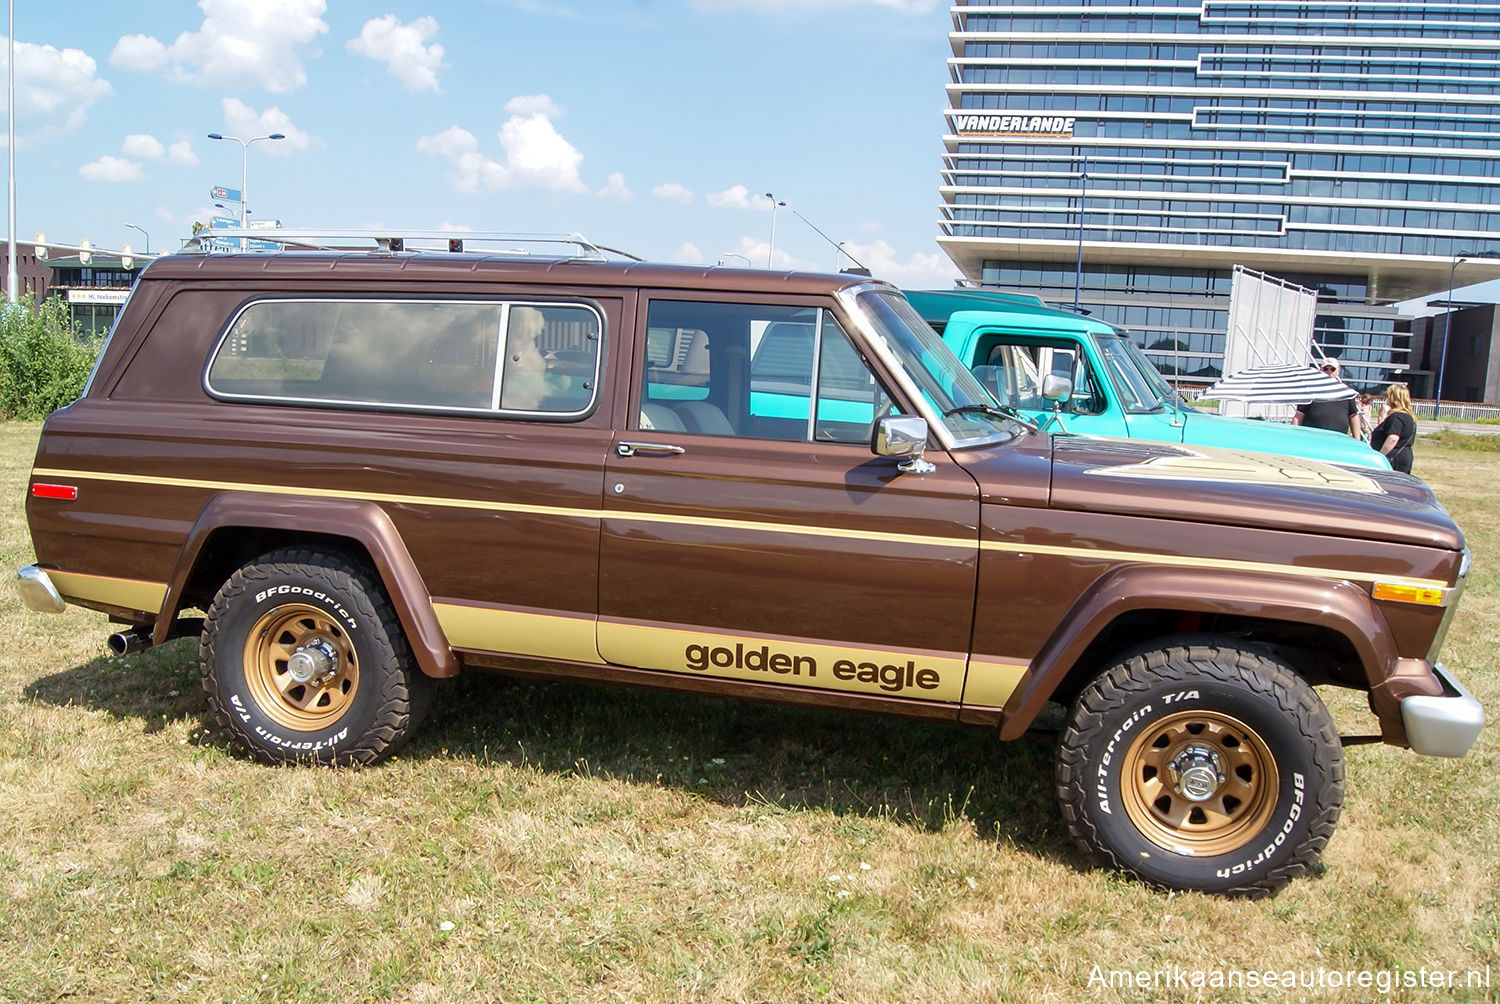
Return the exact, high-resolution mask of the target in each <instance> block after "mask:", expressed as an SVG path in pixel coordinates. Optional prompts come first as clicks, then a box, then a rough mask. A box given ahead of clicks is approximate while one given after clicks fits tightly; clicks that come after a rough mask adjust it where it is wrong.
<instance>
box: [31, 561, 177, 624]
mask: <svg viewBox="0 0 1500 1004" xmlns="http://www.w3.org/2000/svg"><path fill="white" fill-rule="evenodd" d="M47 577H48V578H50V579H51V580H52V583H53V585H55V586H57V591H58V593H59V594H61V595H62V597H63V599H65V600H91V601H93V602H95V603H108V604H109V605H110V606H115V607H124V608H126V609H127V610H141V611H144V612H146V613H151V614H156V613H161V605H162V604H163V603H165V602H166V600H167V584H166V583H165V582H143V581H141V580H139V579H116V578H111V577H109V576H105V575H84V574H82V573H80V572H51V571H49V572H48V573H47Z"/></svg>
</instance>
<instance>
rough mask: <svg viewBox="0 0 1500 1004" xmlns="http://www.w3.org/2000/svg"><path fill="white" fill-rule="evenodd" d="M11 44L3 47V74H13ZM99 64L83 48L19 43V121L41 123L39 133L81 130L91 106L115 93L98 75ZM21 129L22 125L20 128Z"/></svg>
mask: <svg viewBox="0 0 1500 1004" xmlns="http://www.w3.org/2000/svg"><path fill="white" fill-rule="evenodd" d="M8 50H9V47H8V46H0V73H7V74H8V73H9V68H8V65H7V59H8V58H9V51H8ZM98 70H99V64H97V63H95V62H94V60H93V58H92V57H91V56H89V54H88V53H86V52H83V51H82V50H80V49H55V48H53V47H52V46H50V45H34V44H32V43H31V42H19V41H18V42H16V121H17V124H18V127H19V126H21V125H22V124H23V120H26V121H25V123H24V124H25V125H30V124H31V122H32V120H34V121H35V122H36V123H37V124H38V133H39V134H46V133H54V132H58V131H60V130H59V124H61V128H62V129H77V128H78V127H79V126H81V125H83V123H84V122H86V121H87V120H88V109H89V106H90V105H92V104H93V103H94V102H96V101H98V100H100V99H101V98H105V97H108V96H109V95H110V94H111V93H113V92H112V89H111V88H110V86H109V82H108V81H105V80H100V79H99V78H98V77H97V76H96V75H95V74H96V73H97V72H98ZM17 131H18V132H19V131H20V128H18V130H17Z"/></svg>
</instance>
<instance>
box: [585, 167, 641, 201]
mask: <svg viewBox="0 0 1500 1004" xmlns="http://www.w3.org/2000/svg"><path fill="white" fill-rule="evenodd" d="M594 194H595V195H597V196H599V198H601V199H608V200H610V201H611V202H629V201H630V200H631V199H634V198H635V193H634V192H632V191H631V190H630V189H629V188H628V187H627V186H626V184H625V175H623V174H621V173H620V172H619V171H612V172H610V175H609V182H608V183H607V184H606V185H605V186H604V187H603V188H601V189H599V191H597V192H595V193H594Z"/></svg>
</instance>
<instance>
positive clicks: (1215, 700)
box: [1057, 638, 1344, 896]
mask: <svg viewBox="0 0 1500 1004" xmlns="http://www.w3.org/2000/svg"><path fill="white" fill-rule="evenodd" d="M1176 641H1177V643H1176V644H1170V643H1169V644H1167V645H1165V646H1164V647H1162V648H1159V649H1154V650H1152V651H1146V652H1142V653H1141V654H1139V655H1136V656H1134V657H1132V658H1130V659H1127V660H1125V661H1123V662H1121V663H1119V664H1118V665H1116V666H1114V667H1113V668H1111V669H1109V670H1108V671H1106V672H1105V673H1104V674H1102V675H1101V676H1099V677H1097V678H1096V679H1095V680H1094V681H1093V682H1092V683H1090V684H1089V685H1088V686H1087V687H1085V688H1084V690H1083V692H1082V693H1081V694H1079V696H1078V698H1077V700H1076V701H1075V702H1074V705H1073V708H1072V712H1071V715H1070V717H1069V720H1068V725H1067V727H1066V729H1065V730H1064V731H1063V734H1062V738H1061V741H1060V743H1059V749H1058V761H1057V790H1058V799H1059V801H1060V802H1061V804H1062V811H1063V816H1064V818H1065V819H1066V820H1067V823H1068V827H1069V829H1070V830H1071V831H1072V833H1073V836H1074V837H1075V838H1076V839H1077V840H1078V842H1079V844H1080V845H1082V847H1083V848H1084V850H1085V851H1087V852H1088V853H1089V855H1090V857H1091V858H1092V859H1093V860H1094V861H1095V862H1096V863H1098V864H1101V865H1105V866H1108V867H1114V868H1121V869H1124V870H1125V871H1128V872H1130V873H1132V874H1134V875H1136V876H1137V877H1139V878H1140V879H1142V880H1143V881H1145V882H1147V883H1149V884H1151V885H1153V886H1157V887H1159V888H1166V889H1195V890H1201V891H1205V892H1214V893H1222V894H1228V895H1252V896H1254V895H1266V894H1269V893H1271V892H1274V891H1276V890H1277V889H1280V888H1281V887H1282V886H1284V885H1286V884H1287V883H1288V882H1290V881H1291V880H1292V879H1293V878H1294V877H1296V876H1298V875H1300V874H1302V873H1303V872H1305V871H1306V870H1307V869H1308V867H1309V866H1310V865H1312V864H1313V863H1314V862H1316V861H1317V860H1318V857H1319V855H1320V854H1321V853H1322V850H1323V847H1324V845H1325V844H1327V842H1328V838H1329V837H1330V836H1331V835H1332V833H1333V829H1334V826H1335V825H1336V823H1337V822H1338V817H1339V809H1340V807H1341V806H1342V804H1343V790H1344V760H1343V748H1342V746H1341V745H1340V743H1339V738H1338V733H1337V731H1336V730H1335V729H1334V726H1333V722H1332V720H1331V719H1330V717H1329V715H1328V711H1327V709H1326V708H1324V706H1323V703H1322V701H1320V700H1319V699H1318V696H1317V694H1316V693H1314V692H1313V690H1312V688H1311V687H1309V686H1308V685H1307V683H1306V681H1304V680H1303V679H1302V678H1301V677H1300V676H1298V675H1297V674H1296V673H1295V672H1293V671H1292V670H1291V669H1290V668H1289V667H1287V666H1286V665H1285V664H1283V663H1282V662H1280V661H1279V660H1278V659H1276V658H1275V657H1273V656H1271V655H1270V654H1268V653H1264V652H1261V651H1258V650H1256V649H1254V648H1252V647H1248V646H1240V645H1237V644H1231V643H1229V642H1227V641H1223V640H1216V639H1205V638H1184V639H1177V640H1176Z"/></svg>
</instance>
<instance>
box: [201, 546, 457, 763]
mask: <svg viewBox="0 0 1500 1004" xmlns="http://www.w3.org/2000/svg"><path fill="white" fill-rule="evenodd" d="M411 662H412V660H411V655H410V651H409V650H408V648H407V644H406V638H405V635H404V634H403V633H402V630H401V625H400V622H399V621H398V620H397V618H396V615H395V612H394V611H393V610H392V609H391V605H390V601H389V600H388V599H387V598H386V596H385V593H384V591H383V590H382V589H381V587H380V585H379V583H378V582H377V581H375V579H374V578H373V576H371V575H370V574H369V572H368V571H366V570H365V569H363V568H361V567H359V566H357V565H354V564H352V563H350V562H348V561H347V560H345V559H344V558H342V557H339V556H337V555H333V554H329V553H326V552H322V551H313V550H298V549H287V550H281V551H274V552H272V553H270V554H266V555H263V556H262V557H260V558H258V559H257V560H256V561H254V562H252V563H250V564H248V565H246V566H245V567H243V568H241V569H240V570H239V571H237V572H235V573H234V575H232V576H230V578H229V581H228V582H226V583H224V585H223V587H222V588H221V589H220V590H219V593H218V595H217V596H216V597H214V601H213V604H212V605H211V606H210V608H209V610H208V616H207V617H206V618H205V621H204V629H203V637H202V640H201V641H200V643H199V669H200V672H201V674H202V677H203V687H204V689H205V690H207V691H208V696H209V705H210V708H211V709H212V711H213V713H214V716H215V718H216V719H217V720H218V721H219V723H220V724H221V725H223V726H224V727H225V728H226V729H228V730H229V732H230V733H231V734H232V735H233V736H234V738H235V739H236V740H237V741H238V742H239V743H240V745H242V746H243V747H245V749H246V750H248V751H249V752H250V753H251V754H252V755H254V756H255V757H256V758H257V759H259V760H262V761H265V762H269V763H291V762H313V763H322V764H333V763H338V764H354V763H361V764H362V763H370V762H371V761H373V760H375V759H377V758H379V757H380V756H382V755H383V754H385V753H388V752H390V751H391V750H393V749H395V748H396V747H397V746H398V745H400V744H401V742H403V741H404V740H405V739H406V738H407V737H408V736H409V735H410V734H411V733H412V731H413V730H415V728H416V726H417V725H418V723H419V722H420V720H421V719H422V717H423V716H424V715H425V712H426V709H427V706H428V703H429V699H430V685H429V684H430V682H429V681H428V680H427V679H426V678H425V677H423V676H422V675H421V674H420V673H419V672H417V671H415V670H413V669H411Z"/></svg>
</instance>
